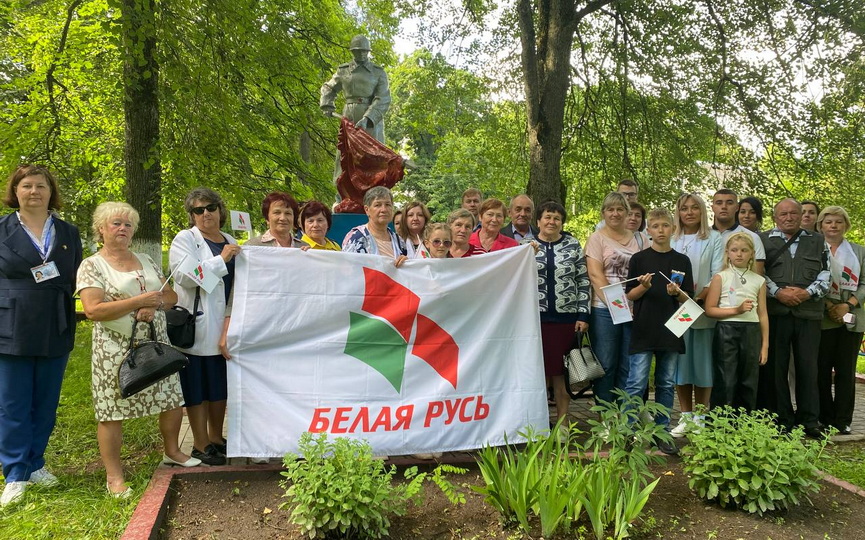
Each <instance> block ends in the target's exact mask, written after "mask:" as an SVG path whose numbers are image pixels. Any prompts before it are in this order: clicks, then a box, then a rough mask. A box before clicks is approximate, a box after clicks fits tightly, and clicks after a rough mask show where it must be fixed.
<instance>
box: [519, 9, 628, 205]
mask: <svg viewBox="0 0 865 540" xmlns="http://www.w3.org/2000/svg"><path fill="white" fill-rule="evenodd" d="M613 1H614V0H590V1H588V2H585V3H583V1H582V0H542V1H538V2H537V3H536V4H534V5H533V2H532V1H531V0H519V1H518V3H517V19H518V21H519V27H520V42H521V44H522V51H521V53H520V56H521V60H522V65H523V74H524V77H525V79H524V89H525V95H526V117H527V120H528V122H527V130H528V140H529V183H528V186H527V187H526V193H528V195H529V197H531V198H532V200H534V201H535V204H539V203H541V202H542V201H545V200H547V199H554V200H557V201H559V202H561V203H563V204H564V202H565V195H566V190H565V185H564V184H563V183H562V173H561V162H562V133H563V130H564V118H565V101H566V99H567V95H568V88H569V87H570V77H569V76H570V73H571V47H572V45H573V42H574V34H575V33H576V30H577V26H578V25H579V24H580V22H581V21H582V20H583V18H585V17H586V15H589V14H590V13H594V12H595V11H598V10H599V9H601V8H602V7H604V6H606V5H607V4H610V3H611V2H613ZM578 3H579V4H583V5H582V7H580V8H579V9H577V4H578Z"/></svg>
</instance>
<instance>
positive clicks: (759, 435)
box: [683, 407, 828, 515]
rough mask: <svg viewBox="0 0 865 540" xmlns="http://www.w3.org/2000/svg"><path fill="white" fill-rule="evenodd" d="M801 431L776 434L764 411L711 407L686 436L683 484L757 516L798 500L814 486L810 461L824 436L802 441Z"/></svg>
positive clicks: (813, 464) (823, 442) (820, 448)
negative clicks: (699, 426) (702, 423)
mask: <svg viewBox="0 0 865 540" xmlns="http://www.w3.org/2000/svg"><path fill="white" fill-rule="evenodd" d="M802 435H803V431H802V429H801V428H799V429H794V430H793V431H791V432H790V433H786V434H785V433H782V432H781V431H780V430H779V429H778V427H777V425H776V424H775V421H774V416H773V415H771V414H770V413H767V412H765V411H755V412H751V413H748V412H747V411H745V410H744V409H739V410H738V411H736V410H733V409H732V408H731V407H718V408H714V409H712V410H711V411H710V412H709V413H707V414H706V417H705V427H703V428H702V429H700V430H699V431H692V433H691V434H689V436H688V437H689V439H690V444H689V445H688V447H686V448H685V450H684V452H683V456H684V458H683V459H684V468H685V472H686V473H687V474H688V475H689V476H690V477H691V479H690V481H689V482H688V485H689V486H690V487H691V489H693V490H694V491H696V492H697V494H698V495H699V496H700V497H703V498H705V499H707V500H710V501H717V502H718V503H719V504H720V505H721V506H722V507H725V508H726V507H727V506H733V507H737V508H741V509H742V510H745V511H747V512H750V513H757V514H760V515H762V514H763V513H764V512H766V511H769V510H781V509H786V508H788V507H789V506H790V505H798V504H799V500H800V498H801V497H803V496H804V497H807V494H808V493H812V492H817V491H818V489H819V484H818V482H817V480H818V478H819V471H818V470H817V467H816V463H817V462H818V458H819V457H820V455H821V453H822V452H823V448H824V447H825V445H826V443H827V441H828V437H827V438H824V439H823V440H821V441H807V442H803V441H802Z"/></svg>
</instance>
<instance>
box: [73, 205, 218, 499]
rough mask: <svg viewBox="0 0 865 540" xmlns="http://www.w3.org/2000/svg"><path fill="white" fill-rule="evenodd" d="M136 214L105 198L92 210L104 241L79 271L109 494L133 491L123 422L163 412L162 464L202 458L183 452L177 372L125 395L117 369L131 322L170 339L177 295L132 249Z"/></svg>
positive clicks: (191, 463)
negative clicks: (169, 319) (168, 313)
mask: <svg viewBox="0 0 865 540" xmlns="http://www.w3.org/2000/svg"><path fill="white" fill-rule="evenodd" d="M138 222H139V216H138V212H137V211H136V210H135V209H134V208H132V207H131V206H130V205H128V204H126V203H122V202H105V203H102V204H100V205H99V206H98V207H96V211H95V212H93V236H94V238H95V239H96V241H97V242H100V243H101V244H102V247H101V248H100V249H99V251H98V252H97V253H96V254H95V255H93V256H91V257H88V258H86V259H85V260H84V262H83V263H81V268H79V269H78V290H79V291H80V293H81V304H82V305H83V306H84V313H85V314H86V315H87V318H88V319H90V320H91V321H94V324H93V354H92V362H91V364H92V390H93V407H94V409H95V410H96V421H97V422H98V424H97V426H96V440H97V442H98V443H99V455H100V456H101V457H102V463H103V465H104V466H105V476H106V488H107V489H108V493H109V494H110V495H111V496H112V497H116V498H123V499H125V498H127V497H129V496H130V495H132V489H131V488H129V487H127V486H126V484H125V483H124V479H123V463H122V461H121V459H120V445H121V443H122V441H123V420H128V419H131V418H141V417H144V416H150V415H154V414H158V415H159V431H160V433H161V434H162V445H163V448H164V455H163V459H162V463H164V464H166V465H180V466H182V467H195V466H197V465H200V464H201V461H199V460H198V459H195V458H191V457H189V456H187V455H186V454H184V453H183V452H181V451H180V447H179V446H178V440H179V438H180V424H181V422H182V420H183V409H182V408H181V406H182V405H183V394H182V391H181V389H180V378H179V377H178V375H176V374H175V375H171V376H170V377H168V378H165V379H162V380H161V381H159V382H158V383H156V384H154V385H153V386H151V387H149V388H145V389H144V390H142V391H141V392H139V393H137V394H135V395H134V396H130V397H128V398H123V397H122V396H121V395H120V387H119V386H118V385H117V370H118V369H120V364H121V363H122V362H123V358H124V356H125V355H126V351H127V349H128V347H129V341H130V339H131V338H132V332H133V328H134V327H135V326H136V324H137V327H138V328H137V330H138V332H137V334H136V336H137V337H138V338H147V337H148V336H149V335H150V331H149V326H150V325H152V327H153V328H154V330H155V332H156V335H155V336H153V338H154V339H156V340H157V341H162V342H166V343H167V342H168V335H167V333H166V327H165V313H164V312H163V310H164V309H170V308H171V306H173V305H174V303H175V302H176V301H177V295H176V294H175V293H174V291H173V290H172V289H171V286H169V285H165V286H164V288H163V284H165V277H164V276H163V275H162V269H161V268H160V267H159V266H157V265H156V264H155V263H154V262H153V260H151V258H150V257H148V256H147V255H144V254H139V253H135V252H133V251H132V250H130V249H129V245H130V244H131V243H132V236H133V235H134V234H135V229H136V228H137V227H138Z"/></svg>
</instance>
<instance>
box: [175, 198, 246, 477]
mask: <svg viewBox="0 0 865 540" xmlns="http://www.w3.org/2000/svg"><path fill="white" fill-rule="evenodd" d="M184 207H185V209H186V212H187V214H188V215H189V226H190V227H189V228H188V229H185V230H182V231H180V232H179V233H177V236H175V237H174V240H173V241H172V242H171V249H170V251H169V253H168V260H169V266H170V267H171V271H172V272H173V271H174V269H175V268H176V267H177V266H178V265H180V264H184V266H186V264H190V261H195V262H196V263H198V264H197V267H194V268H195V270H198V271H199V272H200V277H199V281H201V286H199V281H196V280H195V279H193V277H192V276H191V275H189V274H186V273H184V272H177V273H176V274H175V278H174V281H175V290H176V291H177V296H178V301H177V305H179V306H183V307H185V308H186V309H188V310H189V311H190V312H192V311H193V310H194V309H195V298H196V295H199V296H200V298H199V302H198V310H197V316H196V319H195V343H194V344H193V345H192V347H190V348H188V349H183V352H184V353H186V355H187V356H188V357H189V367H187V368H186V369H184V370H182V371H181V372H180V384H181V387H182V388H183V399H184V401H185V405H186V413H187V415H188V416H189V426H190V427H191V428H192V435H193V438H194V442H193V449H192V456H193V457H195V458H198V459H200V460H201V461H202V462H203V463H205V464H208V465H224V464H225V461H226V460H225V451H226V448H225V446H226V441H225V439H224V438H223V436H222V425H223V422H224V420H225V403H226V400H227V398H228V380H227V375H226V366H225V358H224V357H223V356H222V354H221V353H220V350H219V339H220V337H221V335H222V329H223V325H224V322H225V317H226V316H227V315H228V314H229V313H228V310H227V308H226V305H227V303H228V297H229V295H230V293H231V287H232V284H233V283H234V257H235V256H237V254H238V253H240V246H238V245H237V241H236V240H235V239H234V238H232V237H231V236H230V235H229V234H227V233H224V232H222V231H221V230H220V229H221V228H222V226H223V225H225V221H226V218H227V212H226V210H225V204H224V203H223V202H222V198H221V197H220V196H219V195H218V194H216V193H215V192H214V191H212V190H210V189H207V188H196V189H194V190H192V191H191V192H189V194H188V195H187V196H186V200H185V201H184ZM207 289H209V290H210V292H208V291H207Z"/></svg>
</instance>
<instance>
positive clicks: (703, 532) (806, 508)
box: [159, 459, 865, 540]
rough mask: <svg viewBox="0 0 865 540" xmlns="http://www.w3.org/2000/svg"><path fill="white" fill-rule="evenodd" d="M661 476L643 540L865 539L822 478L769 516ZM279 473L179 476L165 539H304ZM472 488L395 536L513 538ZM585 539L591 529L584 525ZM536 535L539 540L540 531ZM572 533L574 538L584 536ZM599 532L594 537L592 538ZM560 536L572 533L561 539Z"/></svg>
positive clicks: (837, 492)
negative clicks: (720, 502) (706, 497)
mask: <svg viewBox="0 0 865 540" xmlns="http://www.w3.org/2000/svg"><path fill="white" fill-rule="evenodd" d="M653 472H655V474H657V475H659V476H660V477H661V481H660V482H659V483H658V487H657V488H656V489H655V492H654V493H653V494H652V497H651V498H650V499H649V503H648V504H647V505H646V509H645V511H644V514H643V516H642V518H641V519H640V520H638V522H637V523H636V524H635V525H636V529H635V530H633V531H632V537H633V538H636V539H649V538H664V539H673V540H678V539H686V538H687V539H695V538H714V539H718V540H726V539H730V540H736V539H740V538H744V539H752V538H753V539H758V538H759V539H761V540H762V539H766V538H773V539H787V538H805V539H811V538H814V539H830V538H831V539H833V540H842V539H844V540H863V539H865V498H863V497H860V496H858V495H855V494H853V493H850V492H848V491H846V490H843V489H841V488H839V487H837V486H834V485H832V484H828V483H825V482H824V483H822V485H821V490H820V492H819V493H818V494H816V495H813V496H812V497H811V501H810V502H808V501H803V504H801V505H800V506H797V507H794V508H792V509H791V510H789V511H786V512H771V513H768V514H766V515H764V516H763V517H759V516H756V515H751V514H746V513H744V512H740V511H736V510H725V509H722V508H720V507H718V506H716V505H713V504H708V503H706V502H704V501H702V500H701V499H699V498H698V497H697V496H696V495H694V494H693V493H692V492H691V491H690V489H688V478H687V476H686V475H685V474H684V472H683V470H682V467H681V462H680V460H679V459H671V460H669V461H668V462H667V463H666V465H664V466H660V467H654V468H653ZM281 478H282V477H281V476H280V475H279V473H278V472H273V471H260V472H245V473H237V472H232V473H225V474H224V475H222V474H219V473H215V474H208V475H186V476H184V475H178V476H177V477H175V480H174V483H173V486H172V493H171V497H170V501H169V510H168V515H167V517H166V520H165V522H164V523H163V526H162V530H161V531H160V536H159V537H160V538H163V539H170V540H189V539H196V540H197V539H204V538H206V539H235V538H236V539H244V540H257V539H292V540H294V539H297V540H299V539H301V538H305V536H303V535H302V534H301V533H300V531H299V529H298V528H297V527H295V526H294V525H292V524H291V523H290V522H289V519H288V516H289V513H288V511H287V510H280V509H279V505H280V504H281V503H282V502H283V501H284V500H285V499H283V498H282V493H283V490H282V489H281V488H280V487H279V480H280V479H281ZM452 481H453V482H454V483H455V484H459V485H461V490H462V491H463V492H464V493H466V499H467V502H466V504H464V505H459V506H453V505H451V504H450V503H449V502H448V500H447V499H446V498H445V497H444V495H442V494H441V493H440V492H439V491H438V488H436V487H435V486H432V485H430V486H427V487H426V491H425V494H424V496H425V498H424V504H423V505H422V506H420V507H415V506H410V507H409V512H408V514H407V515H406V516H403V517H399V518H394V519H393V521H392V524H391V530H390V537H391V538H395V539H400V540H433V539H435V540H443V539H470V538H478V539H490V540H494V539H503V540H505V539H508V540H509V539H514V538H523V537H524V536H523V535H522V534H519V531H518V530H516V529H503V528H502V527H501V525H500V524H499V520H498V514H497V513H496V512H495V511H494V510H493V509H492V507H490V506H488V505H487V504H486V503H484V501H483V498H482V497H481V496H480V495H477V494H475V493H474V492H473V491H471V490H469V489H468V486H469V485H481V484H482V483H483V480H482V479H481V478H480V476H479V474H478V471H477V467H475V466H472V467H471V468H470V471H469V473H467V474H466V475H464V476H462V477H452ZM585 526H586V530H587V531H588V532H587V533H586V534H585V538H589V537H590V527H589V525H588V522H586V523H585ZM533 532H534V533H535V534H533V535H532V537H531V538H539V537H540V531H539V530H537V531H533ZM578 537H579V535H577V534H574V533H572V534H571V535H570V536H568V538H578ZM592 537H593V536H592ZM561 538H565V537H564V536H561Z"/></svg>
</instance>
